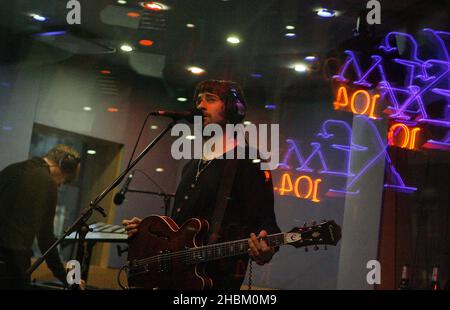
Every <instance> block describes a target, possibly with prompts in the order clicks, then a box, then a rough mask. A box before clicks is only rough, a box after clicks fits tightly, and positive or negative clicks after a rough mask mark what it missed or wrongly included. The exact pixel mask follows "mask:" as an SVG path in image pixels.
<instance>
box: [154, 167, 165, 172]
mask: <svg viewBox="0 0 450 310" xmlns="http://www.w3.org/2000/svg"><path fill="white" fill-rule="evenodd" d="M163 171H164V169H163V168H156V172H163Z"/></svg>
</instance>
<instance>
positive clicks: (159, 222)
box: [128, 215, 213, 290]
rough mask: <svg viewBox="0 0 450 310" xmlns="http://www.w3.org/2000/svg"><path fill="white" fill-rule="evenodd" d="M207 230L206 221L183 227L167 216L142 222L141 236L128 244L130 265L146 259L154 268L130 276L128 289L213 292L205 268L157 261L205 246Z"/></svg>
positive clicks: (193, 221) (189, 222)
mask: <svg viewBox="0 0 450 310" xmlns="http://www.w3.org/2000/svg"><path fill="white" fill-rule="evenodd" d="M208 229H209V224H208V222H207V221H206V220H202V219H195V218H194V219H190V220H188V221H186V222H185V223H184V224H183V225H182V226H181V227H179V226H178V225H177V224H176V223H175V222H174V221H173V220H172V219H171V218H170V217H167V216H156V215H152V216H149V217H147V218H145V219H144V220H142V222H141V223H140V224H139V231H138V233H137V234H136V235H135V236H134V237H133V238H131V239H130V240H129V247H128V261H129V263H130V265H131V266H133V262H134V261H135V260H142V259H145V258H147V259H148V260H150V262H151V264H148V265H147V266H143V267H142V269H143V270H145V272H142V273H135V274H130V275H129V277H128V284H129V287H130V288H143V289H147V290H156V289H193V290H203V289H211V288H212V284H213V283H212V279H211V278H209V277H208V276H207V275H206V274H205V272H204V266H205V264H196V265H186V264H184V263H183V262H182V261H181V260H177V259H172V260H170V261H169V262H167V261H162V260H158V258H157V257H158V256H159V257H161V255H164V254H170V253H173V252H177V251H183V250H185V249H186V248H195V247H200V246H202V245H203V240H205V237H206V235H207V232H208ZM152 257H155V258H153V259H152Z"/></svg>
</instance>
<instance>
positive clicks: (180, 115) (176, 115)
mask: <svg viewBox="0 0 450 310" xmlns="http://www.w3.org/2000/svg"><path fill="white" fill-rule="evenodd" d="M150 115H155V116H165V117H170V118H172V119H173V120H175V121H178V120H181V119H185V120H187V121H188V122H190V123H193V122H194V116H202V115H203V111H202V110H199V109H192V110H191V111H181V112H176V111H156V112H151V113H150Z"/></svg>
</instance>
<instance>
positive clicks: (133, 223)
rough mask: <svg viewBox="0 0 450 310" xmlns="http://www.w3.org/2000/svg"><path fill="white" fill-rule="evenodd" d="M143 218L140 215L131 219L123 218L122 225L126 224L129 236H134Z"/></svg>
mask: <svg viewBox="0 0 450 310" xmlns="http://www.w3.org/2000/svg"><path fill="white" fill-rule="evenodd" d="M141 222H142V220H141V219H140V218H138V217H133V218H132V219H131V220H123V221H122V225H123V226H125V230H126V231H127V234H128V237H131V236H133V235H134V234H136V233H137V232H138V226H139V224H140V223H141Z"/></svg>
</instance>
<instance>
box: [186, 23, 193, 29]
mask: <svg viewBox="0 0 450 310" xmlns="http://www.w3.org/2000/svg"><path fill="white" fill-rule="evenodd" d="M186 27H188V28H194V27H195V25H194V24H186Z"/></svg>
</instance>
